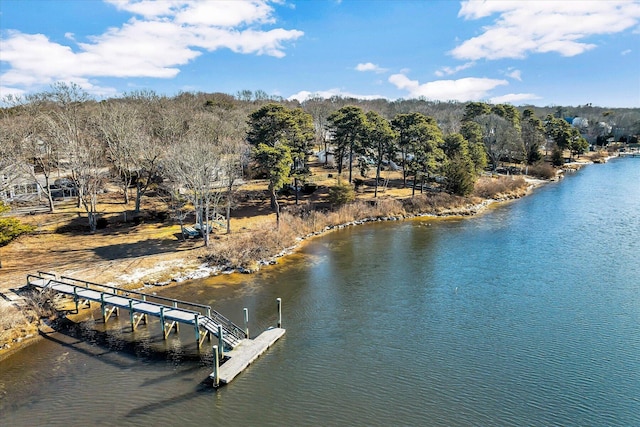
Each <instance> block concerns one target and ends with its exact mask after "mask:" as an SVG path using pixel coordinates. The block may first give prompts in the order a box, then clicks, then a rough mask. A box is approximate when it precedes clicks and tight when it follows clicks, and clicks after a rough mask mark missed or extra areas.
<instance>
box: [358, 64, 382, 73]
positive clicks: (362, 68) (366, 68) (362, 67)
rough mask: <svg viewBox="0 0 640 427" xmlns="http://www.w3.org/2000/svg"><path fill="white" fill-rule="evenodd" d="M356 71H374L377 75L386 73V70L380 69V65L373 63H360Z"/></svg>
mask: <svg viewBox="0 0 640 427" xmlns="http://www.w3.org/2000/svg"><path fill="white" fill-rule="evenodd" d="M356 71H373V72H375V73H384V72H386V71H387V69H386V68H380V67H379V66H378V65H376V64H374V63H372V62H366V63H360V64H358V65H356Z"/></svg>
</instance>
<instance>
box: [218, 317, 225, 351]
mask: <svg viewBox="0 0 640 427" xmlns="http://www.w3.org/2000/svg"><path fill="white" fill-rule="evenodd" d="M218 351H219V352H220V360H222V359H224V338H223V337H222V325H218Z"/></svg>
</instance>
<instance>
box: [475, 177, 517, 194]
mask: <svg viewBox="0 0 640 427" xmlns="http://www.w3.org/2000/svg"><path fill="white" fill-rule="evenodd" d="M526 189H527V182H526V181H525V180H524V178H522V177H514V176H499V177H482V178H481V179H479V180H478V182H476V186H475V188H474V190H473V195H474V196H476V197H480V198H483V199H496V200H500V199H509V198H514V197H522V196H523V195H524V194H525V193H526Z"/></svg>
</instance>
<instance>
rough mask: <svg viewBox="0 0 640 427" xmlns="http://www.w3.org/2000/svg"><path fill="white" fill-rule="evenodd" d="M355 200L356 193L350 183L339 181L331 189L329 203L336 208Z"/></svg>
mask: <svg viewBox="0 0 640 427" xmlns="http://www.w3.org/2000/svg"><path fill="white" fill-rule="evenodd" d="M355 199H356V193H355V191H354V189H353V186H352V185H351V184H349V183H348V182H341V181H338V183H337V184H336V185H334V186H333V187H330V188H329V202H330V203H331V204H332V205H334V206H342V205H345V204H347V203H349V202H353V201H354V200H355Z"/></svg>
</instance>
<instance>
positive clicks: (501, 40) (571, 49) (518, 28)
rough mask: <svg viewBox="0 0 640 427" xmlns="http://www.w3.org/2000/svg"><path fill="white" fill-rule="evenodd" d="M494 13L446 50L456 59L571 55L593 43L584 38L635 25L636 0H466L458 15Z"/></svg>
mask: <svg viewBox="0 0 640 427" xmlns="http://www.w3.org/2000/svg"><path fill="white" fill-rule="evenodd" d="M495 14H498V17H497V18H496V19H495V21H494V23H493V24H492V25H489V26H486V27H483V29H482V31H483V32H482V34H480V35H479V36H477V37H473V38H471V39H469V40H466V41H464V42H463V43H462V44H460V45H459V46H458V47H456V48H455V49H453V50H452V51H451V52H450V53H451V54H452V55H453V56H454V57H455V58H457V59H463V60H473V61H475V60H479V59H501V58H524V57H526V56H527V54H529V53H545V52H556V53H559V54H560V55H563V56H574V55H578V54H581V53H583V52H585V51H587V50H590V49H593V48H595V47H596V45H595V44H593V43H588V42H585V41H583V40H584V39H586V38H588V37H590V36H592V35H600V34H613V33H618V32H622V31H625V30H627V29H630V28H632V27H635V26H637V25H638V22H639V21H640V3H638V2H636V1H633V2H630V1H624V0H623V1H613V0H610V1H586V2H579V3H576V2H566V1H538V0H536V1H526V2H525V1H517V2H516V1H492V0H486V1H473V0H472V1H465V2H463V3H462V7H461V8H460V12H459V13H458V16H459V17H463V18H464V19H466V20H475V19H480V18H487V17H489V16H493V15H495Z"/></svg>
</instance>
